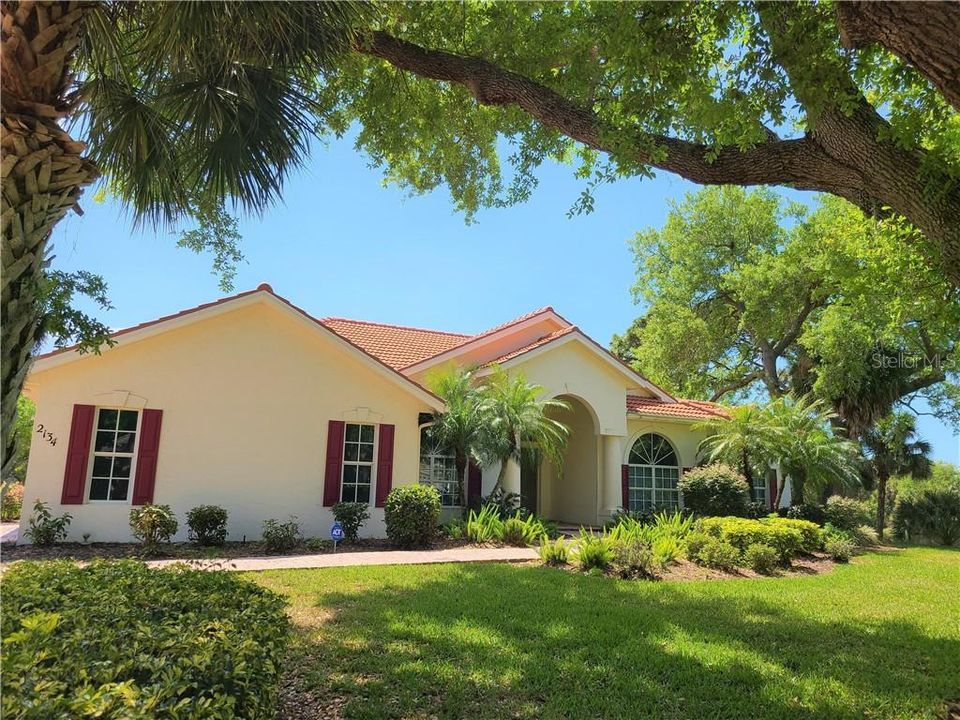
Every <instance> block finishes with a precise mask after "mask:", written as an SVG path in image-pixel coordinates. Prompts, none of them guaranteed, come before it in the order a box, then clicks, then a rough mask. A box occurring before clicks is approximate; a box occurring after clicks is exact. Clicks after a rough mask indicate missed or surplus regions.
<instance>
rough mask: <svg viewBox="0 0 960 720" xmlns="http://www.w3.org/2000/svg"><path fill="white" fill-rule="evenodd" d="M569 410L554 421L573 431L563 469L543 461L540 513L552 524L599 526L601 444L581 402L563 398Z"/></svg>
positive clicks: (592, 419) (590, 413)
mask: <svg viewBox="0 0 960 720" xmlns="http://www.w3.org/2000/svg"><path fill="white" fill-rule="evenodd" d="M558 399H559V400H564V401H565V402H567V403H568V404H569V406H570V408H569V409H568V410H561V411H557V412H554V413H552V417H554V418H555V419H556V420H559V421H560V422H562V423H564V424H565V425H567V427H569V428H570V437H569V439H568V441H567V447H566V450H565V452H564V462H563V466H562V467H559V468H557V467H555V466H554V465H553V463H551V462H550V461H548V460H546V459H545V460H543V462H542V463H541V467H540V478H539V488H538V489H539V492H538V496H539V498H538V500H539V502H538V504H539V507H538V512H539V513H540V514H541V515H544V516H545V517H548V518H550V519H551V520H556V521H558V522H564V523H572V524H577V525H593V524H595V523H596V522H597V502H598V500H597V497H598V496H597V493H598V487H599V484H598V478H599V474H598V470H599V467H600V444H599V442H598V436H597V432H598V429H597V421H596V416H595V414H594V412H593V411H592V409H591V408H590V407H589V406H588V405H587V404H586V403H585V402H584V401H582V400H580V399H579V398H576V397H573V396H571V395H560V396H558Z"/></svg>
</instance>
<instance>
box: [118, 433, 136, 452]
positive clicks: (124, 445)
mask: <svg viewBox="0 0 960 720" xmlns="http://www.w3.org/2000/svg"><path fill="white" fill-rule="evenodd" d="M134 437H136V433H132V432H121V433H117V449H116V452H118V453H132V452H133V439H134Z"/></svg>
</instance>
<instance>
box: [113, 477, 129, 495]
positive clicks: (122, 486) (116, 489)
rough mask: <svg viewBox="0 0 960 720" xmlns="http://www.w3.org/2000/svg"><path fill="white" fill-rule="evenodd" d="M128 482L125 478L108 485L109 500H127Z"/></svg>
mask: <svg viewBox="0 0 960 720" xmlns="http://www.w3.org/2000/svg"><path fill="white" fill-rule="evenodd" d="M129 482H130V481H129V480H128V479H127V478H119V479H114V481H113V483H112V484H111V485H110V499H111V500H126V499H127V483H129Z"/></svg>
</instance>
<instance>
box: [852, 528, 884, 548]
mask: <svg viewBox="0 0 960 720" xmlns="http://www.w3.org/2000/svg"><path fill="white" fill-rule="evenodd" d="M848 532H849V533H850V538H851V539H852V540H853V541H854V542H855V543H856V544H857V545H858V546H859V547H867V546H868V545H876V544H877V543H878V542H880V537H879V536H878V535H877V531H876V530H875V529H874V528H873V526H871V525H861V526H860V527H858V528H854V529H853V530H849V531H848Z"/></svg>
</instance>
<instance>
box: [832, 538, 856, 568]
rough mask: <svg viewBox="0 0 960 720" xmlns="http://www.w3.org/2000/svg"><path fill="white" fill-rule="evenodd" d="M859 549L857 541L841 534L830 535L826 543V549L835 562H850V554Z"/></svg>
mask: <svg viewBox="0 0 960 720" xmlns="http://www.w3.org/2000/svg"><path fill="white" fill-rule="evenodd" d="M856 549H857V545H856V543H855V542H854V541H853V540H851V539H850V538H848V537H845V536H844V535H839V534H833V535H829V536H828V537H827V540H826V542H825V543H824V550H826V552H827V554H828V555H829V556H830V558H831V559H832V560H833V561H834V562H838V563H845V562H850V556H851V555H853V553H854V551H855V550H856Z"/></svg>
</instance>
